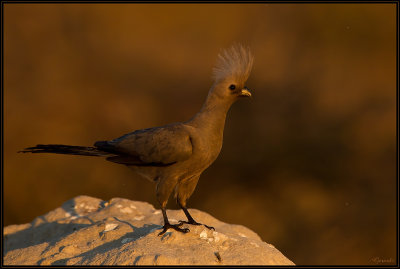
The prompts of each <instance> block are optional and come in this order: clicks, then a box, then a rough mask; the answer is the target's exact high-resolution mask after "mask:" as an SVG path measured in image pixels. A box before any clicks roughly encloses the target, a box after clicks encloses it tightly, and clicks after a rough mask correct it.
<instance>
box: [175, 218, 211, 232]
mask: <svg viewBox="0 0 400 269" xmlns="http://www.w3.org/2000/svg"><path fill="white" fill-rule="evenodd" d="M184 223H185V224H192V225H203V226H204V227H206V228H207V229H209V230H213V231H215V228H214V227H212V226H208V225H205V224H203V223H198V222H197V221H195V220H192V221H184V220H180V221H179V224H178V226H182V225H183V224H184Z"/></svg>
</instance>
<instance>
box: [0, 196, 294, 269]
mask: <svg viewBox="0 0 400 269" xmlns="http://www.w3.org/2000/svg"><path fill="white" fill-rule="evenodd" d="M190 212H191V214H192V216H193V217H194V219H196V220H197V221H199V222H201V223H205V224H207V225H211V226H214V227H215V229H216V230H215V231H212V230H208V229H207V228H205V227H204V226H193V225H186V224H184V227H187V228H189V229H190V232H189V233H187V234H182V233H179V232H176V231H174V230H168V232H167V233H165V234H164V235H163V236H158V233H159V232H160V231H161V229H160V228H161V225H162V223H163V220H162V214H161V211H160V210H156V209H154V207H153V206H152V205H150V204H148V203H145V202H137V201H130V200H127V199H122V198H114V199H111V200H110V201H109V202H105V201H102V200H100V199H97V198H92V197H88V196H78V197H76V198H74V199H72V200H69V201H67V202H65V203H64V204H63V205H62V206H61V207H59V208H57V209H55V210H53V211H51V212H49V213H47V214H45V215H43V216H40V217H38V218H36V219H35V220H34V221H32V222H31V223H28V224H22V225H10V226H7V227H5V228H4V240H3V242H4V243H3V244H4V253H3V257H4V260H3V261H4V265H294V263H293V262H291V261H290V260H289V259H287V258H286V257H285V256H283V255H282V253H281V252H279V251H278V250H277V249H276V248H275V247H274V246H272V245H270V244H268V243H265V242H263V241H261V239H260V237H259V236H258V235H257V234H256V233H254V232H253V231H251V230H249V229H248V228H246V227H244V226H241V225H233V224H227V223H223V222H221V221H218V220H217V219H215V218H213V217H212V216H210V215H209V214H207V213H204V212H201V211H199V210H196V209H190ZM167 214H168V216H169V218H170V220H171V223H173V224H174V223H177V221H178V220H186V218H185V216H184V214H183V212H182V211H181V210H168V212H167Z"/></svg>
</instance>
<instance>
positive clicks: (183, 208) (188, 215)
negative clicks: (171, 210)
mask: <svg viewBox="0 0 400 269" xmlns="http://www.w3.org/2000/svg"><path fill="white" fill-rule="evenodd" d="M178 204H179V206H180V207H181V208H182V210H183V212H184V213H185V215H186V217H187V219H188V221H184V220H180V221H179V224H178V225H179V226H181V225H183V224H184V223H186V224H192V225H203V226H205V227H206V228H208V229H210V230H214V231H215V228H214V227H212V226H208V225H205V224H202V223H199V222H197V221H195V220H194V219H193V217H192V216H191V215H190V214H189V211H188V210H187V208H186V207H185V206H183V205H181V203H179V202H178Z"/></svg>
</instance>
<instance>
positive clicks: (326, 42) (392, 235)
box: [4, 4, 397, 265]
mask: <svg viewBox="0 0 400 269" xmlns="http://www.w3.org/2000/svg"><path fill="white" fill-rule="evenodd" d="M395 16H396V6H395V5H394V4H257V5H256V4H209V5H205V4H203V5H198V4H164V5H162V4H148V5H146V4H113V5H111V4H5V9H4V67H5V68H4V78H5V80H4V107H5V108H4V120H5V121H4V224H5V225H9V224H19V223H26V222H30V221H32V220H33V219H34V218H35V217H36V216H38V215H41V214H44V213H46V212H47V211H49V210H52V209H54V208H56V207H58V206H60V205H61V204H62V203H63V202H64V201H66V200H68V199H71V198H73V197H75V196H77V195H81V194H84V195H89V196H94V197H98V198H101V199H104V200H107V199H110V198H112V197H124V198H128V199H133V200H142V201H147V202H150V203H152V204H153V205H155V206H156V207H158V205H157V202H156V200H155V192H154V185H153V184H152V183H150V182H148V181H146V180H144V179H141V178H135V176H134V175H133V174H132V173H131V171H130V170H129V169H127V168H125V167H123V166H120V165H117V164H113V163H109V162H105V161H104V160H102V159H101V158H90V157H74V156H62V155H51V154H47V155H46V154H43V155H30V154H17V151H18V150H21V149H23V148H24V147H27V146H33V145H36V144H38V143H48V144H50V143H60V144H70V145H87V146H90V145H92V144H93V142H94V141H97V140H104V139H112V138H115V137H118V136H120V135H122V134H125V133H128V132H130V131H133V130H136V129H141V128H146V127H152V126H157V125H163V124H167V123H171V122H175V121H184V120H188V119H189V118H190V117H191V116H192V115H194V114H195V113H196V112H197V111H198V110H199V109H200V107H201V105H202V103H203V101H204V99H205V97H206V94H207V91H208V89H209V87H210V86H211V83H212V80H211V68H212V66H213V64H214V63H215V59H216V56H217V54H218V52H219V51H220V49H222V48H224V47H227V46H229V45H230V44H232V43H233V42H241V43H244V44H248V45H249V46H250V47H251V48H252V50H253V52H254V54H255V66H254V69H253V72H252V74H251V76H250V79H249V81H248V87H249V88H250V89H252V90H253V98H252V99H251V100H249V99H246V100H240V101H239V102H237V103H236V104H235V105H234V106H233V107H232V108H231V110H230V112H229V115H228V119H227V123H226V128H225V137H224V146H223V149H222V152H221V155H220V156H219V158H218V159H217V161H216V162H215V163H214V164H213V165H212V166H211V167H210V168H209V169H207V170H206V171H205V172H204V173H203V175H202V177H201V180H200V182H199V184H198V186H197V189H196V191H195V193H194V195H193V196H192V198H191V200H190V201H189V207H192V208H197V209H200V210H204V211H206V212H208V213H210V214H212V215H213V216H214V217H216V218H218V219H220V220H222V221H225V222H229V223H236V224H242V225H245V226H247V227H249V228H251V229H253V230H254V231H255V232H257V233H258V234H259V235H260V236H261V237H262V238H263V240H265V241H267V242H269V243H272V244H273V245H275V246H276V247H277V248H278V249H279V250H281V251H282V252H283V253H284V254H285V255H286V256H287V257H288V258H290V259H291V260H293V261H294V262H295V263H296V264H320V265H322V264H376V263H379V259H389V261H392V262H395V261H396V259H397V257H396V249H395V246H396V223H395V220H396V214H395V213H396V192H395V188H396V185H395V180H396V178H395V175H396V173H395V172H396V166H395V156H396V155H395V154H396V141H395V139H396V135H395V134H396V130H395V122H396V115H395V111H396V101H395V96H396V84H395V83H396V61H395V55H396V54H395V52H396V39H395V37H396V28H395V18H396V17H395ZM169 207H170V208H177V207H176V206H175V204H174V201H173V200H172V199H171V200H170V203H169ZM377 258H378V259H377ZM384 264H387V263H384Z"/></svg>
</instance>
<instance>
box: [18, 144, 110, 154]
mask: <svg viewBox="0 0 400 269" xmlns="http://www.w3.org/2000/svg"><path fill="white" fill-rule="evenodd" d="M19 152H21V153H56V154H71V155H83V156H101V157H113V156H116V154H113V153H110V152H106V151H103V150H100V149H98V148H96V147H82V146H68V145H58V144H50V145H36V146H35V147H30V148H26V149H24V150H21V151H19Z"/></svg>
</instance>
